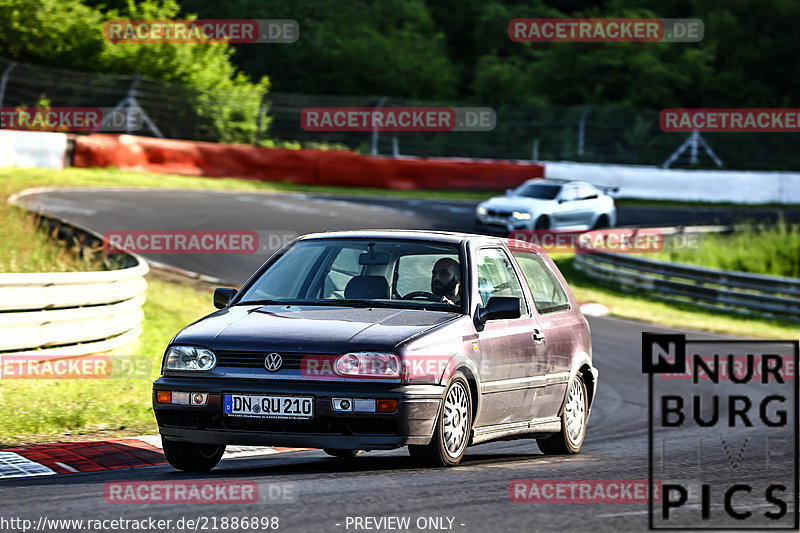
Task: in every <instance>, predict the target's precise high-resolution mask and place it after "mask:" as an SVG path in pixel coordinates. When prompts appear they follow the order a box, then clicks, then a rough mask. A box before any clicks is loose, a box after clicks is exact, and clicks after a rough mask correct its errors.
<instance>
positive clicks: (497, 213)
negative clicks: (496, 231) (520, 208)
mask: <svg viewBox="0 0 800 533" xmlns="http://www.w3.org/2000/svg"><path fill="white" fill-rule="evenodd" d="M511 213H512V212H511V211H498V210H497V209H487V210H486V214H487V215H489V216H491V217H503V218H508V217H510V216H511Z"/></svg>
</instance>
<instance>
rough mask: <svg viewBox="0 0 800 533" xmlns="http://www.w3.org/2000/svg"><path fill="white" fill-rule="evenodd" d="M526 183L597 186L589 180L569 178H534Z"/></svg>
mask: <svg viewBox="0 0 800 533" xmlns="http://www.w3.org/2000/svg"><path fill="white" fill-rule="evenodd" d="M525 183H537V184H542V185H588V186H589V187H592V188H595V189H596V188H597V187H595V186H594V185H592V184H591V183H589V182H588V181H578V180H567V179H559V178H533V179H530V180H528V181H526V182H525Z"/></svg>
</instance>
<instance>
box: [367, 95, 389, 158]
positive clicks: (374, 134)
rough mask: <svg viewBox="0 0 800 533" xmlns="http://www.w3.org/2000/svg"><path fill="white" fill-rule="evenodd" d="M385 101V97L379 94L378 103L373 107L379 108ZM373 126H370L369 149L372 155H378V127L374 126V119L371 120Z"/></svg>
mask: <svg viewBox="0 0 800 533" xmlns="http://www.w3.org/2000/svg"><path fill="white" fill-rule="evenodd" d="M385 102H386V97H385V96H381V99H380V100H378V105H377V106H375V109H380V108H381V107H383V104H384V103H385ZM372 124H373V128H372V149H371V150H370V151H369V152H370V154H372V155H378V128H376V127H374V124H375V121H374V120H373V121H372Z"/></svg>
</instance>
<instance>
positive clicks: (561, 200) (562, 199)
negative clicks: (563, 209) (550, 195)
mask: <svg viewBox="0 0 800 533" xmlns="http://www.w3.org/2000/svg"><path fill="white" fill-rule="evenodd" d="M566 201H567V200H566V199H564V198H559V199H558V203H560V204H563V203H564V202H566Z"/></svg>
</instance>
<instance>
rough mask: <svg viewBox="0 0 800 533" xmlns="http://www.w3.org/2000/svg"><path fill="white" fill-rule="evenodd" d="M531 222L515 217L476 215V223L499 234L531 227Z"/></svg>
mask: <svg viewBox="0 0 800 533" xmlns="http://www.w3.org/2000/svg"><path fill="white" fill-rule="evenodd" d="M530 224H531V221H530V220H517V219H515V218H505V217H490V216H488V215H477V214H476V215H475V225H477V226H478V227H479V228H481V229H483V230H486V231H489V232H493V233H498V234H499V233H503V234H508V233H511V232H512V231H517V230H524V229H530Z"/></svg>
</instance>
